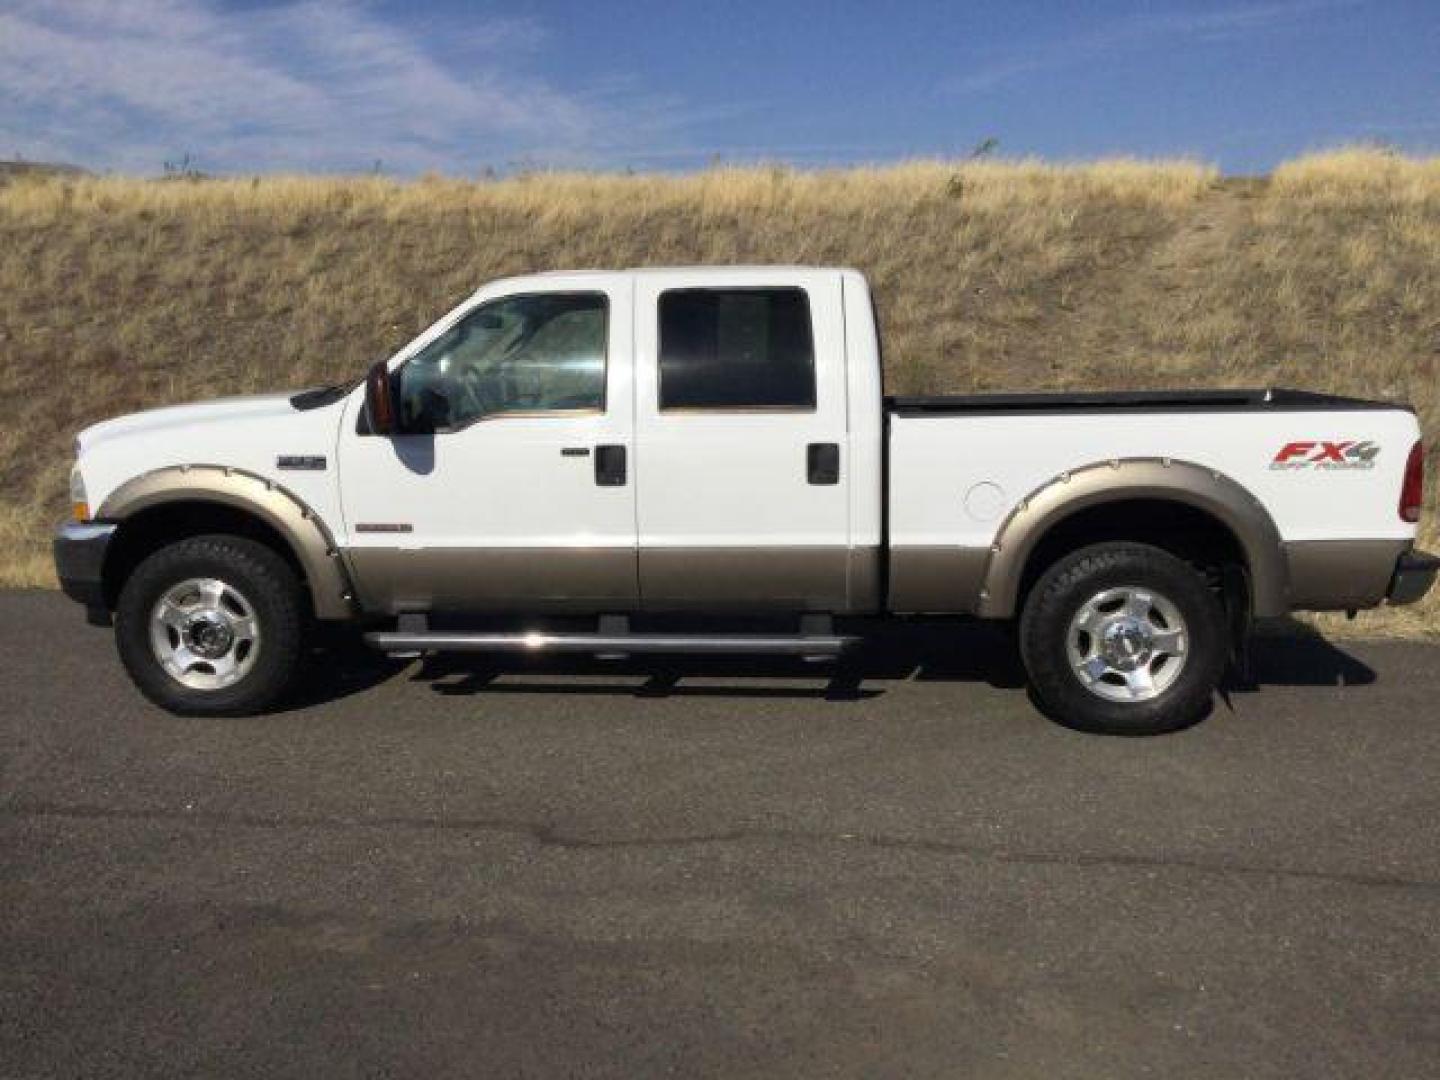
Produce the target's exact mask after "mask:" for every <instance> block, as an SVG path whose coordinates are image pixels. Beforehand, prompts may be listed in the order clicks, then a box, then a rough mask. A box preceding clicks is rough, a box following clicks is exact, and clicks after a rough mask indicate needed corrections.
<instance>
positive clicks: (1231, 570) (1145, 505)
mask: <svg viewBox="0 0 1440 1080" xmlns="http://www.w3.org/2000/svg"><path fill="white" fill-rule="evenodd" d="M1117 541H1119V542H1123V541H1128V542H1131V543H1137V544H1150V545H1151V546H1153V547H1157V548H1160V549H1161V550H1162V551H1167V552H1169V553H1170V554H1171V555H1174V556H1175V557H1176V558H1178V559H1182V560H1184V561H1185V562H1187V563H1189V564H1190V565H1192V566H1194V567H1196V568H1197V569H1198V570H1200V571H1201V572H1203V573H1204V574H1205V576H1206V578H1207V580H1209V581H1210V583H1211V585H1212V586H1213V587H1215V588H1217V589H1221V590H1223V592H1224V594H1225V600H1226V604H1227V606H1229V607H1231V608H1232V610H1233V611H1235V612H1237V613H1248V611H1249V602H1250V599H1249V585H1248V580H1249V577H1248V575H1249V572H1250V567H1249V564H1248V561H1247V560H1246V558H1245V548H1244V546H1243V545H1242V544H1241V543H1240V539H1239V538H1238V537H1237V536H1236V535H1235V533H1234V532H1233V531H1231V529H1230V527H1229V526H1228V525H1226V524H1225V523H1224V522H1223V521H1221V520H1220V519H1219V518H1217V517H1215V516H1214V515H1213V514H1210V513H1208V512H1207V511H1205V510H1201V509H1199V508H1198V507H1195V506H1191V505H1190V504H1189V503H1183V502H1178V501H1175V500H1171V499H1127V500H1121V501H1118V502H1108V503H1101V504H1099V505H1097V506H1088V507H1086V508H1084V509H1083V510H1077V511H1076V512H1075V513H1073V514H1071V515H1070V516H1068V517H1066V518H1063V519H1061V520H1060V521H1058V522H1056V523H1055V524H1053V525H1051V526H1050V528H1049V529H1047V530H1046V532H1045V534H1044V535H1043V536H1042V537H1041V538H1040V541H1039V543H1037V544H1036V545H1035V547H1034V549H1033V550H1032V551H1031V552H1030V555H1029V557H1028V558H1027V559H1026V560H1025V570H1024V573H1022V574H1021V577H1020V590H1019V594H1018V595H1017V596H1016V605H1015V606H1016V611H1017V612H1018V611H1019V610H1020V609H1022V608H1023V607H1024V606H1025V599H1026V597H1027V596H1028V595H1029V593H1030V590H1031V588H1033V587H1034V585H1035V582H1036V581H1038V580H1039V579H1040V575H1041V574H1043V573H1044V572H1045V571H1046V570H1047V569H1049V568H1050V567H1051V566H1053V565H1055V563H1056V562H1058V561H1059V560H1060V559H1063V558H1064V557H1065V556H1066V555H1069V554H1070V553H1071V552H1074V551H1078V550H1080V549H1081V548H1083V547H1089V546H1090V545H1091V544H1102V543H1109V542H1117Z"/></svg>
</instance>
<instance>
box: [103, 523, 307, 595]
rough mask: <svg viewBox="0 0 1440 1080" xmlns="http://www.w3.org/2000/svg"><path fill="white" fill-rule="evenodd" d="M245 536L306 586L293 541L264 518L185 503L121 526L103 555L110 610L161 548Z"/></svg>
mask: <svg viewBox="0 0 1440 1080" xmlns="http://www.w3.org/2000/svg"><path fill="white" fill-rule="evenodd" d="M211 533H215V534H224V535H228V536H243V537H245V538H246V539H249V540H254V541H255V542H257V543H260V544H264V545H265V546H266V547H268V548H270V549H271V550H272V551H274V552H275V553H276V554H277V555H279V556H280V557H281V558H282V559H284V560H285V562H286V563H287V564H288V565H289V567H290V569H291V570H292V571H294V573H295V577H296V579H297V580H298V581H300V582H301V583H302V584H304V583H306V577H305V568H304V566H303V565H302V564H301V562H300V559H299V557H298V556H297V555H296V554H295V549H294V548H292V547H291V546H290V543H289V541H287V540H286V539H285V537H284V536H283V535H282V534H281V532H280V531H279V530H278V529H276V528H275V527H274V526H273V525H271V524H269V523H268V522H267V521H265V520H264V519H263V518H261V517H259V516H258V515H256V514H253V513H250V512H248V511H246V510H242V509H240V508H239V507H235V506H228V505H226V504H225V503H218V502H208V501H205V500H195V499H185V500H179V501H176V502H167V503H163V504H161V505H160V506H153V507H150V508H148V509H145V510H141V511H139V512H137V513H135V514H133V515H131V516H130V517H127V518H126V519H125V520H123V521H122V522H120V524H119V528H117V529H116V531H115V537H114V539H113V540H111V542H110V548H109V550H108V551H107V552H106V554H105V566H104V569H103V571H102V581H103V585H104V589H105V603H106V606H107V607H109V608H110V609H111V610H112V611H113V610H114V609H115V606H116V604H117V603H118V602H119V599H120V591H121V590H122V589H123V588H124V587H125V582H126V581H127V580H129V578H130V575H131V574H132V573H134V572H135V568H136V567H137V566H139V565H140V564H141V563H142V562H144V561H145V559H147V558H148V557H149V556H151V555H153V554H154V553H155V552H156V551H159V550H160V549H161V548H162V547H166V546H167V545H169V544H173V543H176V542H177V541H180V540H185V539H188V538H189V537H192V536H203V535H206V534H211Z"/></svg>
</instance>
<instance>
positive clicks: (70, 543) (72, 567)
mask: <svg viewBox="0 0 1440 1080" xmlns="http://www.w3.org/2000/svg"><path fill="white" fill-rule="evenodd" d="M115 528H116V527H115V526H114V525H101V524H97V523H92V522H71V523H69V524H66V525H62V526H60V528H59V530H58V531H57V532H56V534H55V542H54V545H53V548H54V552H55V575H56V576H57V577H58V578H59V579H60V588H61V590H63V591H64V593H65V595H66V596H68V597H70V599H71V600H74V601H76V602H77V603H80V604H84V605H85V606H86V607H87V608H90V609H91V610H92V611H104V610H105V609H106V608H107V606H108V605H107V604H106V602H105V583H104V576H103V571H104V569H105V553H106V552H107V551H108V550H109V549H110V540H111V538H112V537H113V536H114V535H115Z"/></svg>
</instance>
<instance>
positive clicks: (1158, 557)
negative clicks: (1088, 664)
mask: <svg viewBox="0 0 1440 1080" xmlns="http://www.w3.org/2000/svg"><path fill="white" fill-rule="evenodd" d="M1116 586H1140V587H1144V588H1147V589H1151V590H1153V591H1155V592H1157V593H1159V594H1161V595H1162V596H1164V597H1166V598H1167V599H1169V600H1170V601H1171V602H1172V603H1174V604H1175V605H1176V607H1177V608H1179V610H1180V614H1181V616H1182V618H1184V620H1185V624H1186V627H1187V653H1186V656H1185V666H1184V668H1183V669H1182V670H1181V672H1180V675H1179V677H1178V678H1177V679H1176V680H1175V682H1174V683H1173V684H1172V685H1171V686H1170V687H1168V688H1167V689H1166V690H1165V691H1164V693H1162V694H1160V695H1159V696H1158V697H1156V698H1153V699H1151V700H1149V701H1137V702H1118V701H1107V700H1105V699H1104V698H1101V697H1099V696H1097V695H1096V694H1094V693H1092V692H1091V691H1090V690H1088V689H1086V688H1085V686H1084V684H1082V683H1081V681H1080V679H1079V677H1078V676H1076V675H1075V673H1074V672H1073V671H1072V670H1071V666H1070V661H1069V658H1068V655H1067V652H1066V648H1065V639H1066V634H1067V633H1068V632H1069V627H1070V621H1071V619H1073V618H1074V615H1075V612H1076V611H1077V610H1079V608H1080V606H1081V605H1082V604H1084V603H1085V602H1086V601H1087V600H1089V599H1090V598H1091V597H1093V596H1094V595H1095V594H1096V593H1097V592H1100V591H1101V590H1103V589H1107V588H1113V587H1116ZM1020 651H1021V656H1022V658H1023V659H1024V662H1025V668H1026V670H1027V671H1028V672H1029V674H1030V679H1031V685H1032V688H1033V689H1034V691H1035V693H1036V696H1037V697H1038V698H1039V699H1040V701H1041V703H1042V704H1043V705H1044V706H1045V707H1046V709H1047V711H1048V712H1050V714H1051V715H1052V716H1053V717H1054V718H1055V719H1057V720H1059V721H1060V722H1061V723H1064V724H1067V725H1068V726H1071V727H1075V728H1079V729H1081V730H1085V731H1099V732H1106V733H1110V734H1130V735H1153V734H1160V733H1163V732H1167V731H1174V730H1177V729H1179V728H1182V727H1186V726H1188V725H1190V724H1192V723H1194V722H1195V721H1196V720H1199V719H1201V718H1202V717H1203V716H1204V715H1205V714H1206V713H1207V712H1208V711H1209V709H1210V706H1211V703H1212V701H1213V697H1214V691H1215V687H1216V685H1217V684H1218V683H1219V681H1220V677H1221V675H1222V674H1223V673H1224V670H1225V664H1226V659H1227V656H1228V652H1229V649H1228V631H1227V629H1226V621H1225V614H1224V607H1223V605H1222V604H1221V602H1220V599H1219V597H1218V596H1217V595H1216V594H1215V592H1214V591H1213V590H1212V589H1211V588H1210V586H1209V585H1208V583H1207V582H1206V580H1205V578H1204V576H1203V575H1202V574H1201V573H1200V571H1198V570H1197V569H1195V568H1194V567H1192V566H1190V565H1189V564H1187V563H1185V562H1182V561H1181V560H1180V559H1177V558H1176V557H1175V556H1173V555H1171V554H1170V553H1169V552H1166V551H1163V550H1161V549H1160V548H1155V547H1150V546H1148V545H1145V544H1129V543H1109V544H1096V545H1094V546H1091V547H1087V548H1083V549H1081V550H1080V551H1077V552H1074V553H1073V554H1071V555H1069V556H1067V557H1065V558H1064V559H1061V560H1060V561H1059V562H1057V563H1056V564H1055V565H1054V566H1052V567H1051V568H1050V569H1049V570H1047V571H1046V572H1045V573H1044V574H1043V575H1042V576H1041V578H1040V580H1039V581H1037V582H1036V583H1035V587H1034V588H1033V589H1032V590H1031V592H1030V594H1029V596H1028V598H1027V600H1026V604H1025V610H1024V613H1023V615H1022V617H1021V621H1020Z"/></svg>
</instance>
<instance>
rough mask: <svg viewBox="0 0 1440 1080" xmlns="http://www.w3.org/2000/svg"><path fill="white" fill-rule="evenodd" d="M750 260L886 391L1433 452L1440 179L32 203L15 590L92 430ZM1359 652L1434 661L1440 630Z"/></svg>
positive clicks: (17, 360)
mask: <svg viewBox="0 0 1440 1080" xmlns="http://www.w3.org/2000/svg"><path fill="white" fill-rule="evenodd" d="M737 262H739V263H766V262H783V263H823V264H842V265H851V266H857V267H859V268H860V269H862V270H864V271H865V272H866V273H867V274H868V275H869V276H870V279H871V282H872V284H873V285H874V288H875V291H876V297H877V303H878V306H879V309H880V317H881V322H882V325H883V328H884V332H885V335H886V352H887V364H888V365H889V366H888V371H887V380H888V386H889V388H890V389H891V390H892V391H894V392H902V393H907V392H908V393H918V392H941V391H963V390H973V389H998V388H1017V389H1026V388H1075V387H1143V386H1196V385H1216V386H1221V385H1226V386H1235V385H1266V384H1268V385H1295V386H1301V387H1309V388H1314V389H1321V390H1333V391H1339V392H1346V393H1358V394H1365V395H1370V396H1387V397H1388V396H1394V397H1404V398H1408V399H1410V400H1411V401H1412V402H1413V403H1414V404H1415V405H1416V407H1417V408H1418V409H1419V410H1420V413H1421V416H1422V420H1423V422H1424V424H1425V426H1426V428H1427V430H1428V431H1430V432H1431V433H1432V434H1433V435H1434V436H1435V437H1437V438H1440V383H1437V375H1440V370H1437V366H1440V276H1437V269H1436V268H1437V267H1440V159H1431V160H1416V159H1408V158H1403V157H1398V156H1394V155H1389V154H1384V153H1379V152H1376V151H1365V150H1348V151H1341V152H1337V153H1333V154H1326V155H1320V156H1316V157H1310V158H1305V159H1301V160H1299V161H1295V162H1291V163H1288V164H1286V165H1284V166H1282V167H1281V168H1279V169H1277V170H1276V172H1275V174H1274V176H1273V177H1272V178H1271V179H1269V180H1268V181H1225V180H1221V179H1220V178H1219V177H1218V175H1217V174H1216V173H1215V171H1214V170H1213V169H1210V168H1208V167H1206V166H1204V165H1200V164H1197V163H1194V162H1185V161H1178V162H1141V161H1128V160H1120V161H1107V162H1100V163H1096V164H1091V165H1077V166H1056V165H1048V164H1044V163H1041V162H1034V161H1015V162H992V161H986V162H971V163H963V164H955V163H947V162H938V161H918V162H912V163H906V164H900V165H895V166H892V167H888V168H873V169H850V170H835V171H826V172H795V171H791V170H788V169H784V168H752V169H733V168H726V169H715V170H711V171H707V172H703V173H698V174H695V175H688V176H674V177H672V176H649V175H646V176H619V175H601V174H538V175H533V176H526V177H517V178H514V179H507V180H502V181H491V182H478V183H472V182H465V181H457V180H448V179H424V180H420V181H416V182H412V183H400V182H396V181H392V180H386V179H381V178H363V179H325V178H316V177H273V178H263V179H235V180H212V181H202V182H160V181H144V180H131V179H122V178H85V179H79V180H75V179H51V180H44V181H16V182H13V183H10V184H8V185H6V186H4V187H0V357H3V365H4V367H3V371H4V376H5V383H6V387H7V393H6V394H4V395H3V396H0V481H3V488H0V490H3V492H4V494H3V496H0V499H3V503H0V544H3V550H4V551H5V552H6V556H5V557H4V558H3V559H0V583H3V584H47V583H50V582H51V581H52V578H51V573H50V569H49V566H48V553H47V550H46V544H47V538H48V533H49V529H50V525H51V523H52V521H54V520H55V519H57V518H58V517H60V516H61V514H62V513H63V511H64V499H65V495H64V487H65V485H64V481H65V473H66V470H67V469H68V467H69V459H70V447H69V441H70V436H71V434H72V433H73V432H74V431H75V430H76V429H77V428H79V427H82V426H83V425H85V424H87V423H90V422H92V421H93V420H96V419H99V418H102V417H105V416H111V415H115V414H117V413H121V412H126V411H129V410H132V409H137V408H142V407H145V406H149V405H155V404H161V403H166V402H173V401H182V400H189V399H195V398H203V397H211V396H215V395H219V394H226V393H244V392H251V391H257V390H263V389H275V388H283V387H300V386H304V385H309V384H314V383H317V382H321V381H327V380H333V379H337V378H341V377H345V376H348V375H351V374H355V373H358V372H359V371H360V370H361V369H362V368H363V367H364V366H365V365H366V364H367V363H368V362H369V361H370V360H372V359H374V358H376V357H378V356H380V355H382V354H383V353H384V352H386V351H387V350H389V349H392V348H394V347H395V346H397V345H399V344H400V343H402V342H403V341H404V340H405V339H407V338H408V337H409V336H410V335H412V334H413V333H414V332H416V331H417V330H419V329H420V328H422V327H423V326H424V325H426V324H427V323H428V322H429V321H430V320H431V319H433V318H434V317H435V315H437V314H438V313H439V312H440V311H442V310H444V309H445V308H447V307H448V306H450V305H451V304H453V303H454V302H455V301H456V300H457V299H458V298H459V297H461V296H462V295H464V294H465V293H467V292H469V291H471V290H472V289H473V288H475V287H476V286H477V285H478V284H480V283H481V282H483V281H485V280H487V279H489V278H493V277H497V276H500V275H502V274H509V273H517V272H524V271H529V270H539V269H557V268H573V267H586V266H632V265H658V264H673V263H737ZM1433 465H1434V461H1433V455H1432V467H1433ZM1432 475H1433V473H1432ZM1432 487H1433V486H1432ZM1435 505H1436V500H1435V497H1434V495H1433V494H1432V496H1431V506H1430V514H1429V517H1428V520H1427V525H1426V537H1427V540H1428V542H1430V543H1431V544H1432V545H1433V544H1434V543H1435V540H1436V534H1435V520H1436V518H1435V513H1434V511H1435ZM1355 627H1356V628H1360V629H1363V630H1368V631H1380V632H1389V633H1405V634H1414V633H1420V632H1429V633H1440V603H1437V602H1436V601H1431V602H1430V603H1428V604H1426V605H1424V606H1422V607H1420V608H1416V609H1410V610H1408V611H1398V610H1397V611H1393V612H1384V613H1381V614H1379V615H1371V616H1368V617H1366V618H1365V619H1364V620H1362V621H1361V622H1359V623H1357V624H1355Z"/></svg>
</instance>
